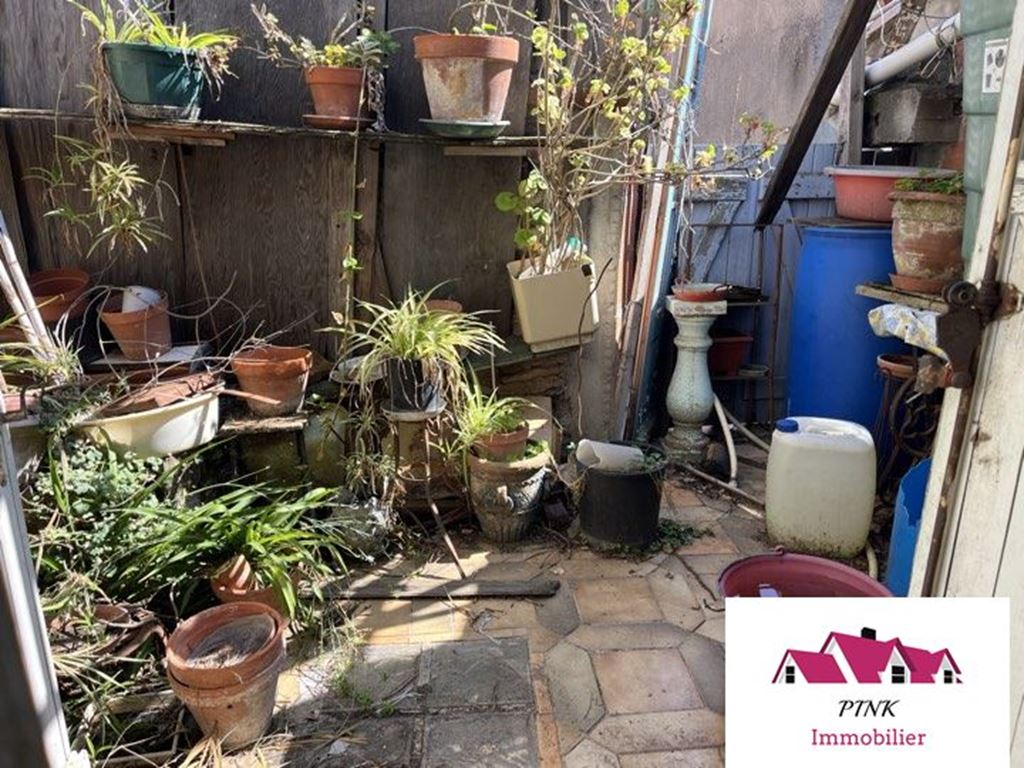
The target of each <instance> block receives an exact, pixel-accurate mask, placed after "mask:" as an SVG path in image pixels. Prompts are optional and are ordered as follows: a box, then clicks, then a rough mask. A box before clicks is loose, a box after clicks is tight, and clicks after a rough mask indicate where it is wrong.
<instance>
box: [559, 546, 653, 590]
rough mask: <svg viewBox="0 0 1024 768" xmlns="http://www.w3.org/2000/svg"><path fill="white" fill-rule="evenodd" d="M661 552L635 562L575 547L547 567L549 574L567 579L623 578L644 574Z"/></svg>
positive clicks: (651, 567) (649, 569)
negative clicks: (569, 553) (568, 553)
mask: <svg viewBox="0 0 1024 768" xmlns="http://www.w3.org/2000/svg"><path fill="white" fill-rule="evenodd" d="M661 557H662V553H660V552H659V553H657V554H656V555H653V556H652V557H651V558H648V559H647V560H645V561H641V562H637V561H635V560H630V559H628V558H623V557H611V556H609V555H602V554H600V553H599V552H593V551H591V550H587V549H577V550H574V551H573V552H572V553H571V556H569V557H565V558H563V559H561V560H560V561H559V562H558V563H557V564H555V565H552V566H551V567H550V568H549V569H548V574H549V575H551V576H556V577H560V578H563V579H566V580H569V581H574V582H575V581H583V580H589V579H623V578H629V577H634V576H636V577H640V576H646V575H647V574H648V573H650V572H651V571H652V570H654V568H656V567H657V565H658V562H660V558H661Z"/></svg>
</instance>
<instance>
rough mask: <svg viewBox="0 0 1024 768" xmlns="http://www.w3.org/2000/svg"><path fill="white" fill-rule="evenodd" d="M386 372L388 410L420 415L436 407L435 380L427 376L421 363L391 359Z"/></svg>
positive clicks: (436, 392)
mask: <svg viewBox="0 0 1024 768" xmlns="http://www.w3.org/2000/svg"><path fill="white" fill-rule="evenodd" d="M386 370H387V378H388V399H389V408H388V410H390V411H393V412H405V413H409V412H415V413H422V412H425V411H432V410H434V409H435V408H436V407H437V404H438V386H437V380H436V377H435V376H430V375H428V373H427V371H426V370H425V366H424V365H423V362H422V361H420V360H399V359H396V358H391V359H390V360H388V361H387V366H386Z"/></svg>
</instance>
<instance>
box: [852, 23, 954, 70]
mask: <svg viewBox="0 0 1024 768" xmlns="http://www.w3.org/2000/svg"><path fill="white" fill-rule="evenodd" d="M959 38H960V14H959V13H958V14H957V15H956V16H950V17H949V18H948V19H946V20H945V21H944V22H942V24H940V25H939V28H938V29H937V30H935V31H934V32H925V33H924V34H923V35H919V36H918V37H915V38H914V39H913V40H911V41H910V42H909V43H907V44H906V45H904V46H903V47H902V48H897V49H896V50H895V51H893V52H892V53H890V54H889V55H888V56H884V57H883V58H881V59H879V60H878V61H873V62H871V63H870V64H868V66H867V67H866V68H865V70H864V85H865V86H866V87H868V88H870V87H871V86H873V85H878V84H879V83H884V82H885V81H886V80H888V79H890V78H891V77H894V76H896V75H898V74H899V73H900V72H902V71H903V70H905V69H909V68H910V67H912V66H914V65H915V64H920V63H921V62H922V61H926V60H927V59H929V58H931V57H932V56H934V55H935V54H936V53H938V52H939V51H941V50H942V49H943V48H944V47H945V46H947V45H952V44H953V43H955V42H956V41H957V40H958V39H959Z"/></svg>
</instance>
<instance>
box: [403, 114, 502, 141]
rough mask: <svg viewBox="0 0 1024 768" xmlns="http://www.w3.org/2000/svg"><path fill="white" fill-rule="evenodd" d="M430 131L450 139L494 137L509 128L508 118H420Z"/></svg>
mask: <svg viewBox="0 0 1024 768" xmlns="http://www.w3.org/2000/svg"><path fill="white" fill-rule="evenodd" d="M420 122H421V123H422V124H423V125H424V126H425V127H426V129H427V130H428V131H430V132H431V133H433V134H436V135H438V136H444V137H445V138H448V139H493V138H494V137H495V136H500V135H501V133H502V132H503V131H504V130H505V129H506V128H508V126H509V121H508V120H428V119H427V118H420Z"/></svg>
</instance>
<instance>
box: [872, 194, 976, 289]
mask: <svg viewBox="0 0 1024 768" xmlns="http://www.w3.org/2000/svg"><path fill="white" fill-rule="evenodd" d="M889 197H890V199H891V200H892V202H893V227H892V250H893V257H894V259H895V261H896V272H897V274H898V275H900V276H902V277H906V278H914V279H917V280H925V281H930V282H931V283H933V286H934V289H937V290H941V289H942V288H943V287H944V286H946V285H948V284H949V283H951V282H953V281H955V280H958V279H959V278H960V276H961V274H963V258H962V256H961V243H962V241H963V236H964V201H965V199H966V198H964V196H963V195H943V194H938V193H935V192H893V193H892V194H891V195H889Z"/></svg>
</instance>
